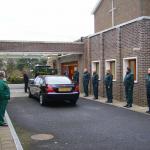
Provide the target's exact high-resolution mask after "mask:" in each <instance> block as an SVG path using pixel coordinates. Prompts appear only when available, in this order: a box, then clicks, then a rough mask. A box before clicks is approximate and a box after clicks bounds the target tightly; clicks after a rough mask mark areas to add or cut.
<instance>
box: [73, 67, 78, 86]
mask: <svg viewBox="0 0 150 150" xmlns="http://www.w3.org/2000/svg"><path fill="white" fill-rule="evenodd" d="M73 82H74V83H75V84H79V72H78V68H77V67H75V68H74V74H73Z"/></svg>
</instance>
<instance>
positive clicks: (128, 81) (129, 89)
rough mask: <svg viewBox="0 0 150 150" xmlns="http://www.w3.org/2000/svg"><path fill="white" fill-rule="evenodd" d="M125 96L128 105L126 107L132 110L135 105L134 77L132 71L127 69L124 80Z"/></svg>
mask: <svg viewBox="0 0 150 150" xmlns="http://www.w3.org/2000/svg"><path fill="white" fill-rule="evenodd" d="M124 87H125V96H126V100H127V104H126V105H125V106H124V107H127V108H130V107H132V103H133V87H134V75H133V73H132V72H131V69H130V68H129V67H127V71H126V75H125V78H124Z"/></svg>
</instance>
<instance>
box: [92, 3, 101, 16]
mask: <svg viewBox="0 0 150 150" xmlns="http://www.w3.org/2000/svg"><path fill="white" fill-rule="evenodd" d="M102 1H103V0H98V1H97V4H96V6H95V7H94V9H93V11H92V14H95V12H96V11H97V9H98V8H99V6H100V5H101V2H102Z"/></svg>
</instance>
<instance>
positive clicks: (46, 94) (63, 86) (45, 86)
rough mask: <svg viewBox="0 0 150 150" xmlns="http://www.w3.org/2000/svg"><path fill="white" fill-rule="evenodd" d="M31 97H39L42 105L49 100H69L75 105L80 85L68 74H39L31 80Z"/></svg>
mask: <svg viewBox="0 0 150 150" xmlns="http://www.w3.org/2000/svg"><path fill="white" fill-rule="evenodd" d="M29 97H30V98H32V97H36V98H38V99H39V101H40V104H41V105H46V103H47V102H49V101H69V102H70V103H71V104H73V105H75V104H76V102H77V100H78V98H79V86H78V85H75V84H73V83H72V81H71V80H70V79H69V78H68V77H66V76H51V75H46V76H37V77H36V78H35V79H34V80H30V81H29Z"/></svg>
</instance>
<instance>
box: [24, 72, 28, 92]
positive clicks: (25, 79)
mask: <svg viewBox="0 0 150 150" xmlns="http://www.w3.org/2000/svg"><path fill="white" fill-rule="evenodd" d="M23 79H24V91H25V93H27V89H28V82H29V78H28V75H27V74H26V72H24V74H23Z"/></svg>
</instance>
